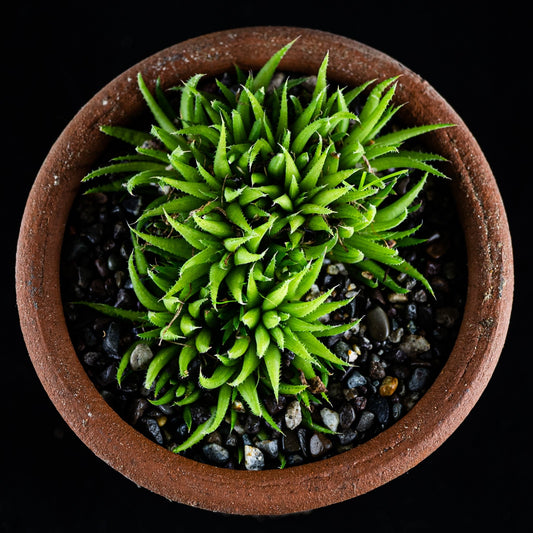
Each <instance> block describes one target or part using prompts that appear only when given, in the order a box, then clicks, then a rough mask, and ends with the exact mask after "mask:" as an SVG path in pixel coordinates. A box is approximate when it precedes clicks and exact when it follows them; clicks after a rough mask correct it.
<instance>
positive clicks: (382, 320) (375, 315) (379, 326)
mask: <svg viewBox="0 0 533 533" xmlns="http://www.w3.org/2000/svg"><path fill="white" fill-rule="evenodd" d="M367 328H368V334H369V335H370V337H372V338H373V339H374V340H376V341H384V340H386V338H387V337H388V336H389V333H390V323H389V317H388V316H387V313H385V311H384V310H383V309H382V308H381V307H374V309H372V310H371V311H370V312H369V313H368V315H367Z"/></svg>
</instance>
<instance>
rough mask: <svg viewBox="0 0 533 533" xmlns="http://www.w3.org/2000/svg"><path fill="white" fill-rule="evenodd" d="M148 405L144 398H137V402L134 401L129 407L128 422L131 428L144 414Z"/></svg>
mask: <svg viewBox="0 0 533 533" xmlns="http://www.w3.org/2000/svg"><path fill="white" fill-rule="evenodd" d="M149 405H150V404H149V403H148V401H147V400H145V399H144V398H138V399H137V400H135V402H134V403H133V405H132V407H131V411H130V417H129V421H130V424H131V425H132V426H134V425H135V424H136V423H137V421H138V420H139V418H141V416H142V415H143V414H144V412H145V411H146V409H147V408H148V406H149Z"/></svg>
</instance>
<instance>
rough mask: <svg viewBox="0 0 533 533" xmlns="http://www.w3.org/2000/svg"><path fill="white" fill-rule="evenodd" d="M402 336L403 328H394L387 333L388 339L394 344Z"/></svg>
mask: <svg viewBox="0 0 533 533" xmlns="http://www.w3.org/2000/svg"><path fill="white" fill-rule="evenodd" d="M402 337H403V328H396V329H395V330H393V331H391V333H390V334H389V341H391V342H392V343H394V344H398V343H399V342H400V341H401V340H402Z"/></svg>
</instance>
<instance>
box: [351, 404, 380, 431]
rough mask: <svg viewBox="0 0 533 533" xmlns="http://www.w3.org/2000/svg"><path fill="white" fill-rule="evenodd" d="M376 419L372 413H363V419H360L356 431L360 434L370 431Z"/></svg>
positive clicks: (365, 411)
mask: <svg viewBox="0 0 533 533" xmlns="http://www.w3.org/2000/svg"><path fill="white" fill-rule="evenodd" d="M374 418H376V415H375V414H374V413H372V412H371V411H367V410H366V409H365V410H364V411H362V412H361V417H360V418H359V421H358V422H357V426H356V427H355V429H356V430H357V431H358V432H359V433H361V432H363V431H367V430H369V429H370V428H371V427H372V424H373V423H374Z"/></svg>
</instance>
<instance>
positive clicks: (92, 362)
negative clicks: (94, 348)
mask: <svg viewBox="0 0 533 533" xmlns="http://www.w3.org/2000/svg"><path fill="white" fill-rule="evenodd" d="M100 357H101V356H100V353H99V352H87V353H86V354H85V355H84V356H83V362H84V363H85V364H86V365H88V366H97V365H98V364H99V363H100Z"/></svg>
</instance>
